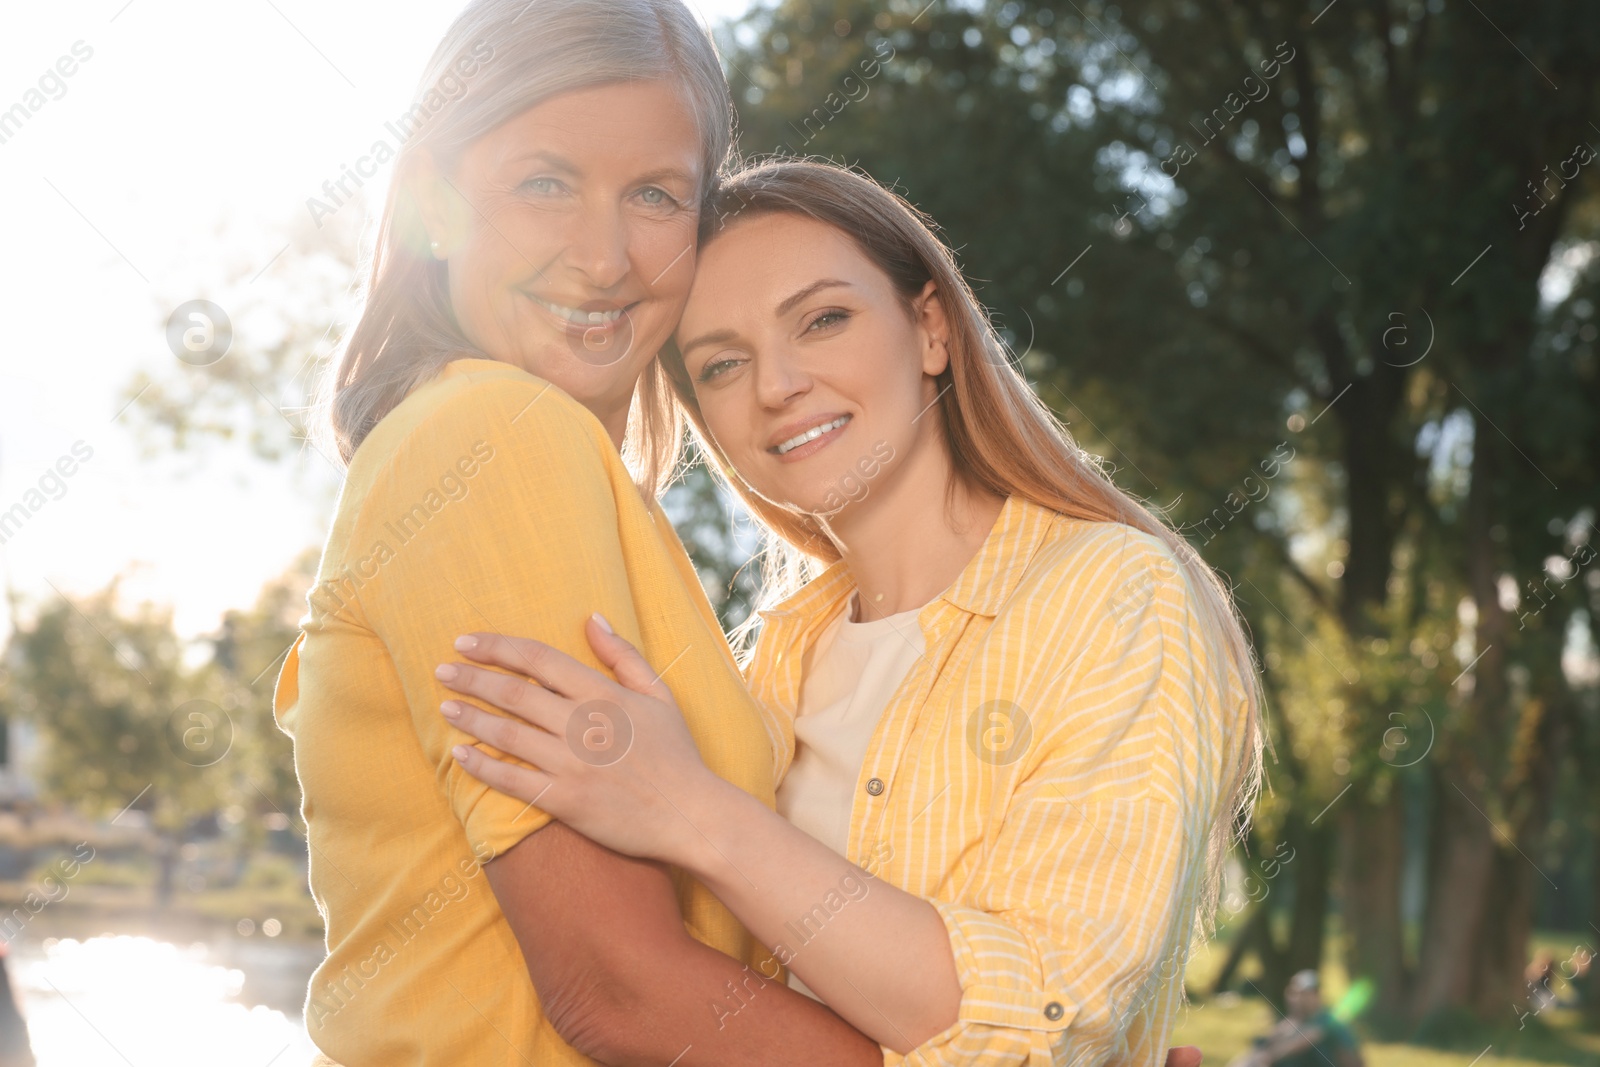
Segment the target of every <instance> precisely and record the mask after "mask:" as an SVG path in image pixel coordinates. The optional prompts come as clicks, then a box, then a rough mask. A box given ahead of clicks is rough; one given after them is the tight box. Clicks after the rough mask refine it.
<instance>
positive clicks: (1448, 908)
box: [1411, 767, 1495, 1022]
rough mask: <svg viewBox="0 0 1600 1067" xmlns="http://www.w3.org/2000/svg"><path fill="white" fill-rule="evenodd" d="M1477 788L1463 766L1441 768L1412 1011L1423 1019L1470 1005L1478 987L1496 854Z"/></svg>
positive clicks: (1436, 784) (1436, 780)
mask: <svg viewBox="0 0 1600 1067" xmlns="http://www.w3.org/2000/svg"><path fill="white" fill-rule="evenodd" d="M1463 790H1466V791H1467V792H1465V793H1463ZM1474 794H1478V790H1477V789H1476V788H1475V787H1474V786H1473V784H1472V782H1471V779H1470V778H1469V777H1468V776H1467V775H1466V774H1464V773H1462V772H1461V771H1460V770H1459V769H1452V768H1449V767H1442V768H1438V769H1436V771H1435V773H1434V809H1433V810H1434V818H1433V841H1432V843H1431V844H1432V847H1431V848H1430V850H1429V859H1430V861H1431V862H1430V863H1429V871H1428V905H1427V909H1426V911H1425V912H1424V915H1423V920H1422V924H1423V925H1422V950H1421V952H1420V953H1419V958H1418V964H1417V972H1416V982H1415V985H1414V987H1413V992H1412V998H1411V1016H1412V1018H1413V1019H1415V1020H1417V1021H1419V1022H1420V1021H1422V1020H1424V1019H1426V1018H1427V1017H1428V1016H1430V1015H1432V1014H1433V1013H1435V1012H1437V1011H1440V1010H1441V1009H1444V1008H1449V1007H1454V1006H1458V1005H1465V1004H1466V1003H1467V999H1468V996H1469V994H1470V992H1471V989H1472V973H1473V969H1472V964H1473V960H1474V956H1475V952H1474V949H1475V945H1474V942H1475V941H1476V939H1477V937H1478V935H1479V933H1480V932H1481V930H1482V928H1483V922H1484V910H1485V908H1486V906H1487V905H1488V900H1489V898H1488V889H1489V872H1490V870H1491V869H1492V867H1493V864H1494V858H1495V847H1494V842H1493V840H1492V839H1491V837H1490V834H1491V829H1490V826H1489V821H1488V819H1487V817H1486V816H1485V815H1484V813H1483V812H1482V810H1481V809H1482V807H1483V803H1482V801H1481V800H1479V799H1476V797H1475V796H1474Z"/></svg>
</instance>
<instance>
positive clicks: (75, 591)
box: [0, 0, 750, 639]
mask: <svg viewBox="0 0 1600 1067" xmlns="http://www.w3.org/2000/svg"><path fill="white" fill-rule="evenodd" d="M688 2H689V4H690V6H691V7H694V8H696V9H697V10H699V11H700V12H701V14H702V17H703V18H705V19H706V20H707V21H708V22H712V21H718V20H721V19H725V18H728V17H732V16H736V15H738V14H740V13H742V12H743V11H744V10H746V9H747V8H748V6H749V3H750V0H688ZM461 6H462V5H461V4H460V3H457V2H446V3H437V2H435V3H424V2H420V0H383V2H381V3H380V2H378V0H335V2H332V3H330V2H327V0H228V2H226V3H218V2H216V0H210V2H202V0H131V2H130V0H106V2H87V3H73V4H59V5H56V4H51V5H46V4H29V5H10V4H8V5H6V8H5V9H4V11H3V13H0V116H3V115H4V114H5V113H6V112H12V114H13V115H15V114H20V113H21V112H15V111H12V109H13V108H14V106H15V105H19V104H20V105H23V111H24V112H27V117H26V120H25V121H23V122H21V123H20V125H19V124H17V123H16V122H15V121H14V120H13V124H12V125H10V126H6V125H3V124H0V138H3V140H0V203H4V204H5V211H4V213H3V217H4V218H5V220H6V221H5V233H4V238H5V239H4V244H3V248H4V250H5V252H4V254H0V294H3V296H0V312H3V313H4V318H5V321H6V330H5V333H4V339H3V340H0V515H4V514H6V513H8V512H9V513H10V514H11V515H12V516H13V521H12V525H11V527H10V528H9V529H0V537H3V538H4V543H3V544H0V568H3V569H0V579H3V580H4V581H6V582H7V583H8V586H9V587H10V588H11V589H13V590H14V591H15V592H16V593H17V594H19V595H20V597H21V599H22V601H23V603H24V605H25V607H24V611H26V605H27V604H37V603H39V602H41V601H42V600H44V599H45V598H48V597H50V596H52V595H54V594H55V593H56V592H60V593H64V594H68V595H73V596H82V595H85V594H89V593H93V592H95V591H98V590H100V589H102V588H104V587H105V586H106V585H108V584H109V583H110V582H111V581H113V580H114V579H117V578H119V576H120V578H121V585H120V586H119V590H120V594H121V596H122V598H123V601H124V603H125V604H128V605H132V604H135V603H138V602H140V601H151V602H154V603H157V604H163V605H168V604H169V605H171V606H172V608H173V610H174V622H175V625H176V626H177V628H178V630H179V632H180V633H183V634H185V635H186V636H198V635H202V634H205V633H208V632H212V631H214V630H215V629H216V627H217V625H218V622H219V619H220V617H221V614H222V612H223V611H225V610H227V609H229V608H235V607H237V608H245V607H248V606H250V605H251V604H252V603H253V602H254V600H255V597H256V594H257V593H258V591H259V590H260V587H261V586H262V584H263V583H264V582H266V581H267V580H269V579H271V578H272V577H274V576H276V575H278V574H280V573H282V572H283V571H284V570H285V569H286V568H287V567H288V566H289V564H290V563H291V562H292V561H293V560H294V559H295V557H297V556H298V555H299V554H300V553H301V552H302V551H304V550H305V549H306V548H307V547H309V546H312V545H317V544H320V543H321V540H322V537H323V534H324V529H325V525H326V523H327V520H328V517H329V513H330V505H331V500H332V496H333V493H334V491H335V489H336V486H337V475H336V474H335V472H334V470H333V469H332V468H331V467H330V465H329V464H328V463H327V462H326V461H324V460H323V459H322V458H320V457H319V456H317V455H316V454H314V453H310V452H307V453H304V454H302V455H300V456H297V457H294V458H292V459H290V460H288V461H286V462H282V463H278V464H268V463H262V462H259V461H256V460H254V459H252V458H250V457H249V456H248V455H247V453H246V452H245V451H244V450H243V449H242V448H240V447H237V446H231V445H227V444H224V443H221V442H210V441H206V442H202V443H201V444H200V445H199V447H197V448H195V449H193V450H191V451H190V452H189V453H187V454H184V455H171V454H164V453H162V452H161V451H159V450H158V451H157V452H156V453H155V454H152V453H151V449H150V439H149V438H148V436H146V437H143V438H141V436H140V435H139V434H137V433H135V424H136V423H137V421H138V420H137V417H136V416H137V412H134V413H133V415H132V416H130V414H129V413H128V412H127V411H126V410H123V408H124V404H125V402H126V401H125V397H124V395H123V394H124V390H125V388H126V386H127V384H128V382H130V381H131V380H132V379H133V378H134V377H135V376H136V375H137V374H138V373H139V372H141V371H144V372H147V373H150V374H152V375H154V376H157V377H162V376H166V375H170V374H171V372H172V371H173V369H174V366H175V357H174V355H173V353H172V350H171V349H170V348H169V347H168V344H167V337H166V329H165V325H166V321H167V319H168V317H169V315H170V314H171V313H172V311H173V309H174V308H175V307H176V306H178V305H179V304H182V303H184V302H185V301H188V300H192V299H204V298H207V297H212V296H214V295H215V294H216V293H217V292H218V290H219V289H220V288H222V280H223V279H227V278H233V279H235V280H237V279H238V278H240V277H245V278H251V277H253V278H254V280H252V281H250V282H248V283H247V284H248V285H249V286H250V287H252V288H254V287H259V289H260V291H262V292H265V293H266V294H269V296H268V299H270V294H271V293H273V292H275V291H276V288H275V287H281V288H283V289H284V291H287V284H286V279H284V278H282V277H275V276H274V271H275V269H278V270H279V271H280V273H281V270H282V268H284V267H286V266H289V265H291V264H293V262H294V257H293V256H292V255H288V256H282V257H281V258H278V259H275V258H274V257H275V256H277V255H278V254H279V253H280V252H281V251H282V250H283V249H284V247H285V244H286V243H287V242H288V241H289V234H290V231H291V227H292V226H293V225H294V224H296V222H297V221H300V222H302V223H303V220H304V219H305V217H306V214H305V213H306V211H307V207H306V202H307V200H308V198H310V197H313V196H318V195H320V190H321V187H322V184H323V182H324V181H327V180H328V179H330V178H336V177H338V175H339V174H340V171H341V168H342V166H343V165H344V164H346V163H348V162H350V161H351V160H353V159H354V158H356V157H357V156H359V155H361V154H362V152H363V151H365V150H366V148H367V147H368V146H369V145H370V144H371V143H372V142H373V140H374V139H375V136H376V135H377V134H378V133H379V132H380V131H381V129H382V127H383V123H384V122H385V121H386V120H388V119H390V118H391V117H392V116H394V115H396V114H399V113H401V112H403V111H404V110H405V109H406V107H407V106H408V104H409V102H410V96H411V92H412V89H413V87H414V86H415V84H416V81H417V79H418V76H419V74H420V72H421V69H422V65H423V64H424V62H425V61H426V60H427V58H428V56H429V54H430V53H431V52H432V50H433V47H434V44H435V43H436V41H437V40H438V38H439V36H440V35H441V34H442V32H443V30H444V29H445V27H446V26H447V25H448V24H449V22H450V20H451V19H452V18H453V17H454V16H455V14H456V12H457V11H458V10H459V9H460V8H461ZM69 72H70V73H69ZM379 180H382V176H380V179H379ZM352 209H354V210H359V209H357V208H352ZM235 325H236V330H237V332H236V336H235V338H234V344H235V345H241V346H242V345H245V344H249V343H251V342H252V341H253V340H254V341H256V342H258V343H259V342H260V340H261V339H260V338H255V339H252V338H251V337H249V336H248V332H249V324H248V323H243V322H240V323H236V324H235ZM223 358H226V356H224V357H223ZM179 369H180V370H181V368H179ZM265 403H266V401H263V404H265ZM18 505H20V506H21V508H22V511H21V512H17V511H15V510H13V509H15V508H16V507H17V506H18ZM8 630H9V625H8V623H6V622H5V621H4V620H3V619H0V639H3V637H4V635H5V634H6V633H7V632H8Z"/></svg>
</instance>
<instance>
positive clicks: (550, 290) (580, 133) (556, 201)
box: [413, 81, 703, 437]
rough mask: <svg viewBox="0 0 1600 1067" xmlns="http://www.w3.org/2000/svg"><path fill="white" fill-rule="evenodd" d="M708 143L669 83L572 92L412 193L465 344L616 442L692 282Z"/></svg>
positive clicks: (508, 126) (422, 177)
mask: <svg viewBox="0 0 1600 1067" xmlns="http://www.w3.org/2000/svg"><path fill="white" fill-rule="evenodd" d="M702 154H703V147H702V144H701V140H700V137H699V135H698V133H697V132H696V129H695V124H694V119H693V117H692V115H691V113H690V112H689V110H688V108H687V107H686V106H685V105H684V103H683V101H682V98H681V96H680V95H679V93H678V92H677V91H675V89H674V88H673V86H671V85H670V84H668V83H665V82H661V81H640V82H625V83H617V84H610V85H602V86H598V87H596V88H590V89H578V90H573V91H571V92H566V93H561V94H558V95H556V96H553V97H551V98H549V99H547V100H544V101H542V102H540V103H539V104H537V105H535V106H533V107H531V108H529V109H528V110H526V111H524V112H522V113H521V114H520V115H518V116H516V117H515V118H513V119H510V120H509V121H507V122H505V123H502V124H501V125H500V126H498V127H496V128H495V129H493V130H491V131H490V132H489V133H487V134H485V135H484V136H482V137H480V138H478V139H477V140H476V141H474V142H473V143H472V144H471V145H470V146H468V148H467V149H466V151H465V152H463V153H462V155H461V158H460V159H459V160H457V161H455V162H454V164H453V165H452V166H450V167H449V169H448V171H447V172H445V173H442V174H441V173H440V171H439V169H438V167H437V164H436V163H435V162H434V161H433V160H432V159H430V158H426V157H425V158H423V159H422V160H421V161H420V163H419V167H418V173H417V175H416V179H415V181H414V183H413V188H414V190H415V192H416V195H417V198H418V203H419V207H420V209H421V212H422V215H423V220H424V223H425V225H426V226H427V229H428V233H429V236H430V238H431V239H432V240H433V241H435V242H436V243H437V247H436V249H435V251H434V255H436V256H437V257H439V258H441V259H443V260H445V261H446V262H447V263H448V265H449V285H450V302H451V305H452V309H453V310H454V312H455V317H456V322H457V323H458V325H459V326H460V328H461V330H462V332H463V333H465V334H466V336H467V339H468V340H469V341H471V342H472V343H473V344H474V345H476V346H477V347H478V348H479V349H481V350H482V351H483V352H485V353H487V354H488V355H489V356H491V357H492V358H494V359H498V360H501V361H503V362H506V363H511V364H513V365H515V366H518V367H522V368H523V369H524V370H527V371H529V372H530V373H532V374H535V375H538V376H539V377H541V378H544V379H546V380H548V381H550V382H553V383H554V384H555V385H557V386H559V387H561V388H562V389H563V390H565V391H566V392H568V393H569V394H571V395H572V396H573V397H574V398H575V399H577V400H578V401H580V402H581V403H583V404H584V405H585V406H587V407H588V408H589V409H590V410H591V411H593V412H594V413H595V414H596V415H597V416H598V417H599V418H600V419H601V421H602V422H603V423H605V424H606V426H607V428H608V429H611V430H612V431H613V433H614V435H615V436H619V437H620V433H621V428H622V426H623V425H625V423H626V419H627V412H628V405H629V402H630V399H631V397H632V394H633V387H634V383H635V381H636V380H637V379H638V376H639V374H640V372H641V371H642V370H643V369H644V367H645V366H646V365H647V364H648V363H649V361H650V359H651V358H653V357H654V356H655V354H656V353H657V351H659V350H660V348H661V346H662V344H664V343H665V341H666V339H667V338H668V337H669V336H670V335H671V332H672V327H673V325H674V324H675V323H676V322H677V320H678V315H679V314H680V312H681V311H682V308H683V303H684V299H685V297H686V296H687V294H688V291H689V284H690V281H691V280H692V278H693V276H694V266H695V263H694V261H695V253H694V244H695V227H696V223H697V220H698V196H699V192H700V188H701V169H702V163H701V159H702Z"/></svg>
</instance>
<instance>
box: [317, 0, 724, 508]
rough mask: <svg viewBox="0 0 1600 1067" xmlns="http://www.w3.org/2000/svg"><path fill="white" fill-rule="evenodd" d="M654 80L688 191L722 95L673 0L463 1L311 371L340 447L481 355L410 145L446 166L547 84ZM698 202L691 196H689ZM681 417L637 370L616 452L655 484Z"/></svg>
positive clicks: (719, 128) (711, 144)
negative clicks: (687, 149) (423, 209)
mask: <svg viewBox="0 0 1600 1067" xmlns="http://www.w3.org/2000/svg"><path fill="white" fill-rule="evenodd" d="M639 79H660V80H662V81H666V82H670V83H672V84H674V85H676V86H678V87H679V89H680V90H681V91H682V93H683V96H684V100H685V102H686V104H687V105H688V108H689V111H690V113H691V114H692V116H693V118H694V121H695V124H696V128H697V129H698V132H699V134H700V139H701V143H702V145H703V149H704V151H703V155H702V162H703V168H702V174H701V190H700V193H701V200H702V204H703V203H704V201H705V200H706V198H707V197H709V195H710V193H711V191H712V189H713V188H714V186H715V182H716V180H717V177H718V175H719V174H720V173H721V172H722V170H723V169H724V168H725V166H726V165H727V164H728V160H729V155H730V152H731V146H732V142H733V121H734V111H733V102H732V100H731V98H730V96H729V92H728V83H727V79H726V78H725V77H724V76H723V73H722V65H721V63H720V61H719V59H718V57H717V51H716V46H715V45H714V44H713V43H712V40H711V37H710V35H709V34H708V32H707V31H706V29H705V27H704V26H703V25H701V23H700V21H699V19H698V18H697V17H696V16H695V14H694V12H692V11H691V10H690V9H689V8H688V7H687V6H686V5H685V4H684V3H683V2H682V0H473V2H472V3H470V4H468V5H467V7H466V9H465V10H464V11H462V12H461V14H460V15H459V16H457V18H456V20H455V22H454V23H453V24H452V25H451V26H450V28H449V29H448V30H447V31H445V35H444V38H443V40H441V41H440V42H439V45H438V48H437V49H436V50H435V51H434V54H433V58H432V59H430V60H429V61H428V65H427V67H426V69H425V70H424V71H423V75H422V80H421V83H420V85H419V88H418V90H417V95H416V98H415V100H414V102H413V105H412V108H411V110H410V111H409V112H408V113H407V115H406V117H405V118H404V119H402V120H401V129H402V133H404V134H405V136H406V140H405V142H404V144H403V145H402V147H401V149H400V151H399V153H398V154H397V156H396V158H395V166H394V175H393V178H392V179H391V181H390V186H389V191H388V195H387V199H386V202H385V204H384V209H383V215H382V216H381V218H380V220H379V223H378V228H377V233H376V239H375V242H374V247H373V250H372V256H371V267H370V273H369V275H368V280H367V285H366V290H365V292H364V294H363V296H364V301H363V307H362V311H361V315H360V318H359V319H358V321H357V322H356V325H355V328H354V329H352V330H351V332H350V335H349V337H348V338H347V340H346V342H345V345H344V350H343V352H342V354H341V355H340V357H339V359H338V360H337V363H336V366H335V369H334V371H333V373H332V374H331V375H330V376H329V377H328V379H327V381H326V382H325V384H324V404H325V406H326V410H327V415H328V417H327V419H326V422H325V424H324V425H325V426H326V427H327V428H328V430H329V431H330V432H331V434H332V437H333V443H334V445H335V447H336V448H337V450H338V452H339V455H340V457H341V458H342V459H343V460H344V461H345V462H346V463H348V462H349V461H350V457H351V456H352V455H354V454H355V450H356V449H357V447H359V446H360V444H361V442H362V441H363V440H365V439H366V436H367V434H368V433H370V432H371V431H372V428H373V427H374V426H376V425H377V423H378V420H380V419H382V418H383V417H384V416H385V415H387V414H388V413H389V412H390V411H391V410H393V409H394V407H395V405H397V404H398V403H400V401H401V400H403V399H405V397H406V395H407V394H408V393H410V392H411V390H412V389H414V388H416V387H417V386H419V385H421V384H422V383H424V382H426V381H428V380H429V379H431V378H433V377H434V376H435V375H436V374H437V373H438V372H439V370H440V368H442V367H443V366H444V365H445V364H446V363H448V362H450V361H452V360H456V359H462V358H472V357H478V358H482V357H484V356H485V353H483V352H481V351H479V350H477V348H476V347H475V346H474V345H473V344H472V343H471V342H469V341H468V340H467V338H466V336H465V335H464V334H463V333H462V332H461V330H460V328H459V327H458V326H457V325H456V322H455V317H454V314H453V313H452V311H451V305H450V298H449V291H448V286H447V275H446V272H445V265H444V264H443V263H442V262H439V261H438V260H435V259H434V258H433V257H432V256H430V255H429V254H428V239H427V236H426V233H425V231H424V230H423V227H422V220H421V217H420V215H419V213H418V210H417V205H416V203H415V202H414V201H413V199H412V195H411V192H410V189H409V187H408V176H409V171H410V169H411V168H410V167H409V166H408V164H409V163H410V161H411V160H412V159H414V158H415V156H416V154H417V153H419V152H422V151H427V152H430V153H432V155H433V157H434V158H435V159H436V160H437V161H438V163H439V166H440V167H441V169H448V168H449V167H450V166H452V165H453V163H454V161H455V160H456V159H458V158H459V157H460V155H461V153H462V152H463V151H465V149H466V148H467V147H468V146H469V145H470V144H472V143H473V142H474V141H475V140H477V139H478V138H479V137H482V136H483V135H484V134H486V133H488V132H489V131H490V130H493V129H494V128H495V127H497V126H499V125H500V124H502V123H504V122H506V121H508V120H509V119H511V118H514V117H515V116H517V115H519V114H521V113H522V112H524V111H526V110H527V109H528V108H530V107H532V106H534V105H535V104H537V103H539V102H540V101H542V100H545V99H547V98H549V97H551V96H554V95H556V94H557V93H562V92H567V91H570V90H574V89H583V88H589V87H593V86H597V85H603V84H607V83H613V82H621V81H630V80H639ZM702 210H703V208H702ZM682 428H683V423H682V416H681V414H679V412H678V411H677V408H676V406H675V405H674V404H673V403H672V398H671V389H670V387H669V386H668V384H667V382H666V379H665V377H664V376H663V373H662V372H661V370H660V369H659V364H658V363H652V364H651V365H650V367H649V368H648V369H647V370H646V371H645V373H644V374H642V375H641V376H640V380H639V384H638V386H637V388H636V392H635V397H634V411H633V415H632V417H631V418H630V419H629V425H628V437H627V441H626V442H625V443H624V448H623V453H624V456H625V457H626V458H627V459H628V460H629V466H630V468H631V469H632V470H633V472H634V476H635V477H636V478H637V479H638V480H639V482H640V484H641V485H643V486H645V487H646V488H647V489H649V490H651V491H658V490H659V489H660V487H661V483H662V482H663V481H664V480H665V478H666V477H667V476H668V474H670V472H671V470H672V468H673V467H674V466H675V464H676V460H677V456H678V448H679V442H680V441H681V438H682Z"/></svg>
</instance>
